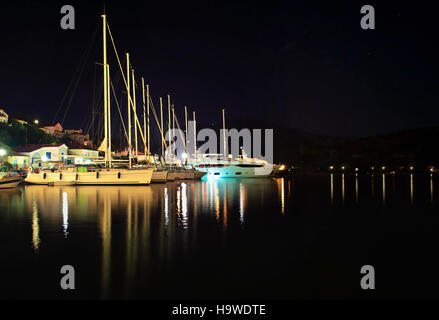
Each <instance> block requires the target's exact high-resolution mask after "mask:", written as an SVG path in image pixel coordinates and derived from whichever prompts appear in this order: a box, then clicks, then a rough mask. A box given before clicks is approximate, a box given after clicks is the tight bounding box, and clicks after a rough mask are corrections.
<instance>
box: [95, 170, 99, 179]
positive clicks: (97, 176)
mask: <svg viewBox="0 0 439 320" xmlns="http://www.w3.org/2000/svg"><path fill="white" fill-rule="evenodd" d="M96 179H99V171H98V172H96Z"/></svg>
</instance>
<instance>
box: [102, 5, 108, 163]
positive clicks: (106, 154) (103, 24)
mask: <svg viewBox="0 0 439 320" xmlns="http://www.w3.org/2000/svg"><path fill="white" fill-rule="evenodd" d="M101 17H102V41H103V44H102V47H103V64H104V142H105V158H104V161H105V167H108V89H107V86H108V82H107V32H106V29H107V16H106V15H105V14H102V15H101Z"/></svg>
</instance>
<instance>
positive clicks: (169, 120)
mask: <svg viewBox="0 0 439 320" xmlns="http://www.w3.org/2000/svg"><path fill="white" fill-rule="evenodd" d="M168 134H169V147H168V148H170V147H171V97H170V95H169V94H168ZM169 151H170V150H169Z"/></svg>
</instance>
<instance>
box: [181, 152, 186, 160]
mask: <svg viewBox="0 0 439 320" xmlns="http://www.w3.org/2000/svg"><path fill="white" fill-rule="evenodd" d="M181 158H182V159H183V160H185V159H186V158H187V154H186V153H184V152H183V153H182V154H181Z"/></svg>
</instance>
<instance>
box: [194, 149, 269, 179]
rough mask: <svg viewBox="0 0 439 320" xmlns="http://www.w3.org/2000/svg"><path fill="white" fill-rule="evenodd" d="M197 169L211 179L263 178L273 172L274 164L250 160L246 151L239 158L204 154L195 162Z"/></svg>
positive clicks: (255, 159)
mask: <svg viewBox="0 0 439 320" xmlns="http://www.w3.org/2000/svg"><path fill="white" fill-rule="evenodd" d="M193 166H194V167H195V169H197V170H199V171H202V172H205V173H206V174H207V175H206V177H207V178H208V179H210V178H261V177H266V176H269V175H270V174H271V172H272V171H273V164H270V163H268V162H267V161H265V160H261V159H257V158H248V157H247V154H246V153H245V151H244V150H243V151H242V155H241V156H239V157H238V158H233V157H231V155H230V156H229V157H227V158H226V157H224V156H223V155H221V154H202V155H200V156H199V157H198V158H197V160H195V161H194V162H193Z"/></svg>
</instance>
